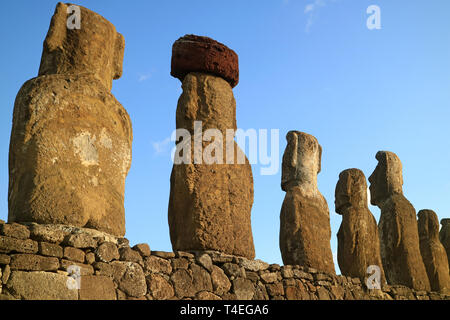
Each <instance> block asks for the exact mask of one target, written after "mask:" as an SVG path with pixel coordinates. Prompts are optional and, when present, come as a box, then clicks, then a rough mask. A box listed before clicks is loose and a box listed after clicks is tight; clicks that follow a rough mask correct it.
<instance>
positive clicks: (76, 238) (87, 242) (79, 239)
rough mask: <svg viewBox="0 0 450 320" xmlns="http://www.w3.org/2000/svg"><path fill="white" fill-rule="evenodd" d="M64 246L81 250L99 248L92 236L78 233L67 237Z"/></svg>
mask: <svg viewBox="0 0 450 320" xmlns="http://www.w3.org/2000/svg"><path fill="white" fill-rule="evenodd" d="M64 244H66V245H68V246H71V247H74V248H81V249H86V248H91V249H95V248H97V241H96V240H95V239H94V238H93V237H92V236H91V235H88V234H84V233H76V234H71V235H69V236H67V238H66V239H64Z"/></svg>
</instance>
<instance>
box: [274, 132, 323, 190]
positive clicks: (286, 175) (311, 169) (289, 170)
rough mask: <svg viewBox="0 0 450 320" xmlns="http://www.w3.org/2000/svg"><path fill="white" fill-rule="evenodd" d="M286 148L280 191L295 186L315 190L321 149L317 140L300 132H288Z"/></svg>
mask: <svg viewBox="0 0 450 320" xmlns="http://www.w3.org/2000/svg"><path fill="white" fill-rule="evenodd" d="M286 140H287V146H286V149H285V151H284V154H283V164H282V173H281V189H283V190H284V191H288V190H289V189H290V188H292V187H295V186H309V187H311V188H313V189H314V190H315V189H317V174H318V173H319V172H320V169H321V166H320V163H321V160H322V147H321V146H320V145H319V142H318V141H317V139H316V138H315V137H314V136H312V135H310V134H307V133H304V132H300V131H289V132H288V134H287V135H286Z"/></svg>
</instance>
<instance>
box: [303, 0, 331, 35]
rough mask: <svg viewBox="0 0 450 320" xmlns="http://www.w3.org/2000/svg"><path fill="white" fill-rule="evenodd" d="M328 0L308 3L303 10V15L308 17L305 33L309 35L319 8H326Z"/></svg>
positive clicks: (316, 0) (315, 0)
mask: <svg viewBox="0 0 450 320" xmlns="http://www.w3.org/2000/svg"><path fill="white" fill-rule="evenodd" d="M325 1H326V0H314V1H313V2H312V3H308V4H307V5H306V6H305V9H304V10H303V13H304V14H306V15H307V20H306V26H305V32H306V33H309V31H310V30H311V27H312V25H313V24H314V21H315V20H316V17H317V12H318V10H319V8H321V7H325V6H326V2H325Z"/></svg>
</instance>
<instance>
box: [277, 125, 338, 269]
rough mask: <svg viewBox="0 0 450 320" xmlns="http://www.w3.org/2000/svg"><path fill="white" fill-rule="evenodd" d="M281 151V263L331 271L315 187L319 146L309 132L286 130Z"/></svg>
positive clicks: (324, 213)
mask: <svg viewBox="0 0 450 320" xmlns="http://www.w3.org/2000/svg"><path fill="white" fill-rule="evenodd" d="M286 140H287V146H286V150H285V151H284V155H283V164H282V175H281V189H283V191H285V192H286V196H285V198H284V201H283V206H282V208H281V214H280V249H281V256H282V258H283V263H284V264H285V265H301V266H306V267H311V268H315V269H317V270H320V271H323V272H326V273H329V274H334V273H335V268H334V262H333V255H332V252H331V246H330V239H331V227H330V214H329V211H328V205H327V202H326V200H325V198H324V197H323V195H322V194H321V193H320V191H319V189H318V187H317V174H318V173H319V172H320V169H321V165H320V162H321V158H322V147H321V146H320V145H319V143H318V142H317V139H316V138H315V137H313V136H312V135H309V134H307V133H303V132H299V131H290V132H288V134H287V135H286Z"/></svg>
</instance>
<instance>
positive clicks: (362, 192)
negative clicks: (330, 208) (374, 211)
mask: <svg viewBox="0 0 450 320" xmlns="http://www.w3.org/2000/svg"><path fill="white" fill-rule="evenodd" d="M334 203H335V211H336V212H337V213H338V214H341V215H350V214H358V213H361V212H362V211H363V210H366V209H367V210H368V203H367V182H366V177H365V176H364V173H363V172H362V171H361V170H359V169H347V170H344V171H342V172H341V173H340V174H339V181H338V183H337V184H336V190H335V202H334Z"/></svg>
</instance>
